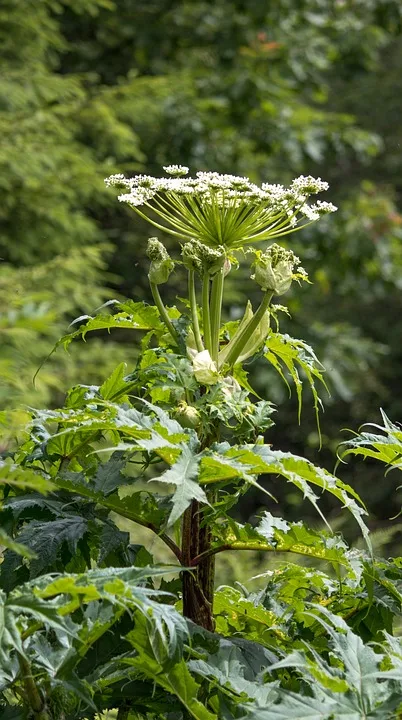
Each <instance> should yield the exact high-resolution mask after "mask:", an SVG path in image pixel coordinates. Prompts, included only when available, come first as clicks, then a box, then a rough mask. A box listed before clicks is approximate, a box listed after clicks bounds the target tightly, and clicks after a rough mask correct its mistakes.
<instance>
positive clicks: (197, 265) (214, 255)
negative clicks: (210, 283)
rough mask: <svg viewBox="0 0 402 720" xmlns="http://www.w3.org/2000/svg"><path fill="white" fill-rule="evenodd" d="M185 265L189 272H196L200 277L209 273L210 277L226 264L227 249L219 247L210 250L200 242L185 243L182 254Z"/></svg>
mask: <svg viewBox="0 0 402 720" xmlns="http://www.w3.org/2000/svg"><path fill="white" fill-rule="evenodd" d="M181 255H182V258H183V264H184V266H185V267H186V268H187V269H188V270H195V271H196V272H197V273H198V274H199V275H201V276H202V275H204V273H205V272H207V273H208V274H209V275H214V274H215V273H217V272H218V271H219V270H220V269H221V268H222V267H223V266H224V264H225V261H226V253H225V248H223V247H222V246H218V247H217V248H216V249H215V248H210V247H208V245H204V244H203V243H201V242H199V240H190V241H189V242H186V243H184V245H183V248H182V252H181Z"/></svg>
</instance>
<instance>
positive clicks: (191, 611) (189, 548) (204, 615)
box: [182, 500, 214, 631]
mask: <svg viewBox="0 0 402 720" xmlns="http://www.w3.org/2000/svg"><path fill="white" fill-rule="evenodd" d="M199 513H200V509H199V504H198V502H196V501H195V500H193V502H192V503H191V505H190V507H189V508H187V510H186V511H185V513H184V516H183V526H182V563H183V565H184V566H187V567H190V566H191V559H192V558H193V557H196V556H197V554H198V552H199V549H200V546H199V539H200V527H199ZM197 551H198V552H197ZM182 591H183V614H184V615H185V617H187V618H189V619H190V620H192V621H193V622H195V623H196V624H197V625H201V627H203V628H205V629H206V630H211V631H212V630H213V629H214V621H213V617H212V604H211V602H209V601H208V599H207V598H206V597H205V595H204V592H203V588H202V586H201V583H200V578H199V568H194V570H192V571H183V573H182Z"/></svg>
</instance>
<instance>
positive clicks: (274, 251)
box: [251, 243, 300, 295]
mask: <svg viewBox="0 0 402 720" xmlns="http://www.w3.org/2000/svg"><path fill="white" fill-rule="evenodd" d="M255 256H256V259H255V261H254V262H253V264H252V266H251V267H252V268H254V275H252V276H251V277H252V278H253V279H254V280H255V281H256V282H257V283H258V284H259V285H261V288H262V289H263V290H264V291H267V290H270V291H272V292H273V293H274V294H275V295H283V294H284V293H285V292H287V291H288V290H289V288H290V286H291V284H292V280H293V279H294V273H293V270H294V268H295V266H296V265H298V264H299V263H300V260H299V258H298V257H296V255H295V254H294V253H293V252H292V251H291V250H285V248H283V247H281V246H280V245H277V244H276V243H274V244H273V245H271V246H270V247H269V248H268V249H267V250H265V252H261V251H260V250H256V251H255Z"/></svg>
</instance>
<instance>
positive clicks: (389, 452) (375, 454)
mask: <svg viewBox="0 0 402 720" xmlns="http://www.w3.org/2000/svg"><path fill="white" fill-rule="evenodd" d="M381 415H382V419H383V421H384V425H383V426H381V425H376V424H374V423H367V425H365V426H364V427H369V426H370V427H373V428H377V429H378V430H380V431H381V434H374V433H371V432H361V433H359V434H357V435H356V436H355V437H353V438H351V439H350V440H346V441H345V442H343V443H341V447H342V446H346V450H344V451H343V452H342V454H341V457H342V458H344V457H346V455H361V456H362V457H363V458H364V459H366V458H367V457H371V458H374V459H375V460H379V461H380V462H383V463H385V464H386V465H387V466H388V470H391V469H392V468H398V469H399V470H402V430H401V428H400V427H399V426H398V425H394V424H393V423H392V422H391V421H390V420H389V418H388V417H387V416H386V414H385V413H384V412H383V410H381Z"/></svg>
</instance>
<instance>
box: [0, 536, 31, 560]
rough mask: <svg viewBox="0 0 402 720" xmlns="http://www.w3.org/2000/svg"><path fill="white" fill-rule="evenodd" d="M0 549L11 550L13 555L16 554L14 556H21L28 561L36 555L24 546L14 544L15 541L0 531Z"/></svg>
mask: <svg viewBox="0 0 402 720" xmlns="http://www.w3.org/2000/svg"><path fill="white" fill-rule="evenodd" d="M0 548H2V549H3V548H6V549H7V550H11V551H12V552H13V553H16V555H22V556H23V557H25V558H27V559H28V560H32V559H33V558H36V553H34V552H33V551H32V550H30V549H29V548H28V547H26V546H25V545H22V544H21V543H18V542H15V540H13V539H12V538H10V536H9V535H7V534H6V533H5V532H3V531H2V530H0Z"/></svg>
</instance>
